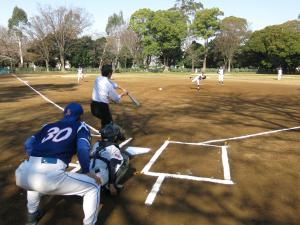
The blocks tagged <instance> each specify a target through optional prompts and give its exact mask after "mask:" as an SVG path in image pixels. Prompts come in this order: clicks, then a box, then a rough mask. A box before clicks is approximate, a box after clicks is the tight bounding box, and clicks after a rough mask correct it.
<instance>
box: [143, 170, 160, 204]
mask: <svg viewBox="0 0 300 225" xmlns="http://www.w3.org/2000/svg"><path fill="white" fill-rule="evenodd" d="M164 179H165V177H164V176H163V175H161V176H159V177H158V178H157V180H156V182H155V183H154V184H153V186H152V189H151V191H150V193H149V194H148V196H147V198H146V201H145V204H146V205H152V203H153V201H154V199H155V198H156V195H157V193H158V192H159V189H160V186H161V184H162V182H163V181H164Z"/></svg>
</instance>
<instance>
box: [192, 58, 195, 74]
mask: <svg viewBox="0 0 300 225" xmlns="http://www.w3.org/2000/svg"><path fill="white" fill-rule="evenodd" d="M194 72H195V60H194V58H192V73H194Z"/></svg>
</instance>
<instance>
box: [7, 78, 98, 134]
mask: <svg viewBox="0 0 300 225" xmlns="http://www.w3.org/2000/svg"><path fill="white" fill-rule="evenodd" d="M12 76H14V77H15V78H16V79H18V80H19V81H20V82H22V83H23V84H25V85H27V86H28V87H29V88H30V89H31V90H33V91H34V92H35V93H37V94H38V95H40V96H41V97H42V98H43V99H44V100H46V101H47V102H49V103H51V104H53V105H54V106H56V107H57V108H59V109H60V110H62V111H64V108H62V107H61V106H59V105H57V104H56V103H55V102H53V101H52V100H50V99H49V98H47V97H46V96H45V95H43V94H42V93H40V92H39V91H37V90H35V89H34V88H33V87H31V86H30V85H29V84H28V81H24V80H22V79H21V78H19V77H18V76H17V75H15V74H12ZM86 125H87V126H88V127H89V128H90V129H91V130H93V131H94V132H96V133H99V131H98V130H97V129H95V128H94V127H92V126H91V125H89V124H87V123H86Z"/></svg>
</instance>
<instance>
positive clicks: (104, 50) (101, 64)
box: [99, 42, 107, 68]
mask: <svg viewBox="0 0 300 225" xmlns="http://www.w3.org/2000/svg"><path fill="white" fill-rule="evenodd" d="M106 46H107V42H105V45H104V49H103V52H102V56H101V57H100V62H99V68H101V67H102V66H103V57H104V54H105V52H106Z"/></svg>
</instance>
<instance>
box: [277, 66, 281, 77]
mask: <svg viewBox="0 0 300 225" xmlns="http://www.w3.org/2000/svg"><path fill="white" fill-rule="evenodd" d="M281 78H282V68H281V67H279V68H278V69H277V80H281Z"/></svg>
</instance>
